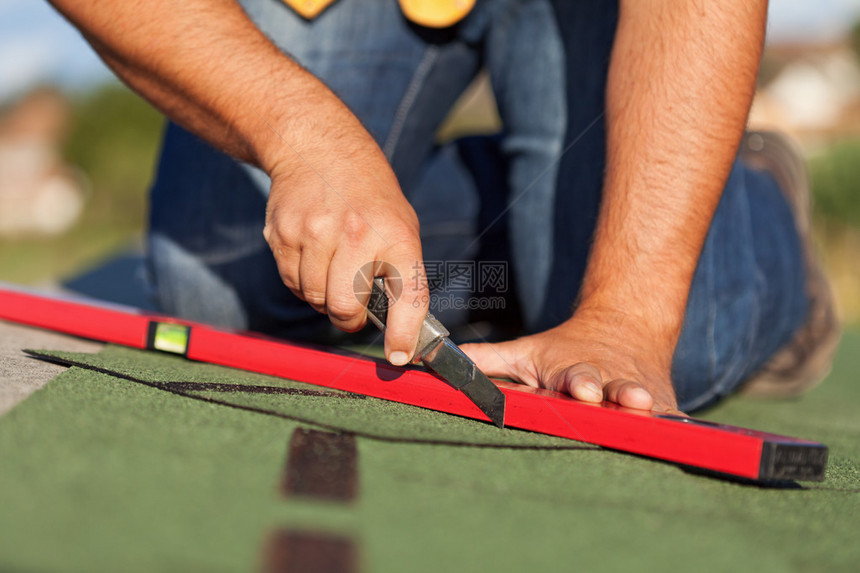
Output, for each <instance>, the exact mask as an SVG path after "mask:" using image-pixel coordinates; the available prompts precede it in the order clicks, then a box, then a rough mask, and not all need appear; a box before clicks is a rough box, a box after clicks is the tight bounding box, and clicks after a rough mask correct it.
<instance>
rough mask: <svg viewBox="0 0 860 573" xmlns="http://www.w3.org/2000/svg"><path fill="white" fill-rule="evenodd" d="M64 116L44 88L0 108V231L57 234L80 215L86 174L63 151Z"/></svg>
mask: <svg viewBox="0 0 860 573" xmlns="http://www.w3.org/2000/svg"><path fill="white" fill-rule="evenodd" d="M68 121H69V109H68V104H67V103H66V100H65V99H64V98H63V96H62V95H61V94H60V93H59V92H57V91H55V90H51V89H46V88H40V89H37V90H34V91H32V92H30V93H28V94H27V95H25V96H23V97H21V98H20V99H19V100H18V101H16V102H15V103H14V104H12V105H10V106H9V107H7V108H6V109H4V110H0V236H6V237H12V236H21V235H34V234H37V235H38V234H41V235H57V234H60V233H62V232H64V231H66V230H67V229H69V228H70V227H71V226H72V225H73V224H74V223H75V221H77V219H78V217H79V216H80V214H81V211H82V209H83V204H84V187H85V184H84V181H85V179H84V178H83V176H82V175H81V174H80V173H79V172H78V171H77V170H75V169H74V168H72V167H71V166H69V165H67V164H66V163H65V162H64V160H63V158H62V154H61V146H62V142H63V139H64V136H65V133H66V129H67V126H68Z"/></svg>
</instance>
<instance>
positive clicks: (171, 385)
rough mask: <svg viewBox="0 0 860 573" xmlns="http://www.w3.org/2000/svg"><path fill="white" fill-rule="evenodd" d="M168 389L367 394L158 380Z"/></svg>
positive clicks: (334, 395)
mask: <svg viewBox="0 0 860 573" xmlns="http://www.w3.org/2000/svg"><path fill="white" fill-rule="evenodd" d="M158 384H161V385H163V386H164V388H165V389H167V390H176V391H178V392H199V391H202V390H208V391H210V392H245V393H248V394H289V395H291V396H322V397H325V398H350V399H352V400H364V399H365V398H367V396H362V395H361V394H353V393H352V392H327V391H325V390H308V389H305V388H284V387H282V386H254V385H252V384H221V383H218V382H158Z"/></svg>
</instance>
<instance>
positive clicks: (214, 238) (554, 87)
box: [148, 0, 806, 409]
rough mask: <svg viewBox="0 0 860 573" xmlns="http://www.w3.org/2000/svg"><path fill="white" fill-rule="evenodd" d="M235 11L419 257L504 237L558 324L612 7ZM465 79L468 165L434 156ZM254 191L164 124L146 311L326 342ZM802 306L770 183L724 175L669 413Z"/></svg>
mask: <svg viewBox="0 0 860 573" xmlns="http://www.w3.org/2000/svg"><path fill="white" fill-rule="evenodd" d="M242 5H243V6H244V8H245V10H246V11H247V13H248V15H249V16H250V17H251V18H252V19H253V20H254V21H255V22H256V23H257V25H258V26H259V27H260V28H261V29H262V30H263V32H264V33H265V34H266V35H267V36H268V37H269V38H271V39H272V41H273V42H274V43H275V44H276V45H277V46H278V47H279V48H280V49H282V50H283V51H284V52H286V53H288V54H290V55H291V56H292V57H293V58H295V59H296V60H297V61H299V62H300V63H301V64H302V65H304V66H305V67H306V68H307V69H308V70H310V71H311V72H312V73H314V74H315V75H316V76H317V77H319V78H320V79H321V80H322V81H324V82H325V83H326V84H327V85H329V87H331V88H332V89H333V90H334V91H335V93H337V94H338V95H339V96H340V97H341V98H342V99H343V100H344V102H345V103H346V104H347V105H348V106H349V107H350V108H351V109H352V110H353V111H354V112H355V114H356V115H357V116H358V117H359V118H360V119H361V120H362V122H363V123H364V125H365V126H366V127H367V128H368V130H369V131H370V132H371V134H372V135H373V136H374V137H375V139H376V141H377V142H378V143H379V145H380V147H381V148H382V149H383V151H384V152H385V154H386V156H387V157H388V159H389V161H390V162H391V165H392V167H393V169H394V171H395V173H396V174H397V177H398V180H399V181H400V184H401V186H402V188H403V191H404V193H405V194H406V196H407V198H409V200H410V202H411V203H412V205H413V206H414V207H415V209H416V212H417V213H418V217H419V220H420V222H421V237H422V245H423V249H424V258H425V260H427V261H442V260H451V259H454V260H462V259H467V258H470V257H473V256H475V254H476V253H477V251H478V249H479V248H481V249H482V250H486V247H487V246H488V245H487V243H488V242H490V241H500V240H506V241H508V243H507V244H504V245H489V246H495V247H498V249H497V252H501V253H506V255H505V256H507V257H509V259H510V263H511V268H512V269H513V280H514V286H515V287H516V291H517V293H518V295H519V296H520V307H521V308H522V313H523V316H522V319H523V321H524V323H525V325H526V326H527V328H528V329H529V330H542V329H545V328H548V327H550V326H553V325H555V324H558V323H560V322H561V321H563V320H564V319H566V318H567V317H568V316H569V314H570V309H571V307H572V305H573V302H574V300H575V297H576V294H577V292H578V289H579V285H580V283H581V280H582V275H583V273H584V269H585V263H586V260H587V255H588V249H589V245H590V241H591V236H592V234H593V230H594V223H595V220H596V216H597V211H598V207H599V204H600V196H601V186H602V176H603V169H604V165H605V157H604V156H605V132H604V125H603V115H602V114H603V99H604V94H605V80H606V70H607V66H608V61H609V53H610V49H611V46H612V40H613V36H614V30H615V22H616V19H617V6H616V5H615V4H614V3H612V2H605V1H603V0H588V1H581V2H570V1H565V0H559V1H557V2H550V0H486V1H481V0H479V1H478V3H477V5H476V7H475V9H474V10H473V11H472V13H471V14H469V16H467V18H466V19H465V20H463V21H462V22H461V23H460V24H458V25H457V26H454V27H452V28H450V29H445V30H429V29H425V28H421V27H419V26H416V25H414V24H412V23H410V22H408V21H407V20H406V19H405V18H404V17H403V16H402V14H401V13H400V10H399V8H398V6H397V3H396V2H393V1H391V2H387V1H386V2H381V1H378V0H340V1H339V2H336V3H335V4H334V5H332V6H331V7H330V8H329V9H328V10H326V11H325V12H324V13H323V14H321V15H320V16H319V17H318V18H317V19H315V20H313V21H310V22H309V21H306V20H304V19H302V18H300V17H298V16H297V15H295V14H294V13H293V12H292V11H291V10H290V9H289V8H288V7H287V6H286V5H284V3H283V2H280V1H279V0H242ZM482 67H484V68H486V69H488V70H489V72H490V75H491V81H492V85H493V90H494V92H495V95H496V99H497V101H498V106H499V112H500V115H501V117H502V120H503V123H504V128H505V130H504V133H503V134H502V135H501V136H500V137H497V138H492V139H486V140H484V141H483V142H477V143H476V142H475V141H474V140H473V141H472V142H471V144H470V146H471V151H470V152H468V153H461V152H462V151H466V150H467V148H466V147H464V146H462V145H461V146H457V145H448V146H445V147H442V148H440V147H438V146H437V145H436V144H435V143H434V134H435V132H436V130H437V128H438V126H439V124H440V123H441V121H442V120H443V119H444V117H445V116H446V115H447V113H448V111H449V110H450V108H451V106H452V105H453V103H454V101H455V100H456V98H457V97H458V96H459V95H460V94H461V92H462V91H463V89H464V88H465V87H466V86H467V85H468V83H469V82H470V81H471V80H472V79H473V78H474V76H475V75H476V73H477V72H478V70H479V69H481V68H482ZM284 136H285V137H287V138H288V137H289V134H284ZM482 145H483V146H484V147H485V148H486V149H485V150H484V151H480V147H481V146H482ZM476 148H478V150H479V152H475V149H476ZM476 174H479V175H477V178H476ZM480 174H483V175H480ZM486 174H501V176H498V175H497V176H494V177H489V176H485V175H486ZM268 184H269V181H268V178H267V177H266V175H265V174H264V173H262V172H261V171H259V170H258V169H256V168H254V167H251V166H249V165H245V164H242V163H239V162H236V161H234V160H232V159H231V158H229V157H227V156H225V155H224V154H221V153H219V152H218V151H216V150H214V149H212V148H211V147H209V146H208V145H207V144H205V143H203V142H202V141H200V140H199V139H198V138H196V137H195V136H193V135H191V134H189V133H187V132H185V131H184V130H183V129H182V128H180V127H177V126H176V125H172V124H171V125H169V126H168V129H167V131H166V134H165V139H164V144H163V151H162V156H161V161H160V163H159V167H158V172H157V177H156V180H155V183H154V185H153V189H152V211H151V217H150V233H149V241H148V244H149V253H148V257H149V268H150V270H151V274H152V278H153V283H154V287H155V292H156V296H157V299H158V301H157V302H158V303H159V304H160V306H161V307H162V309H163V310H164V311H165V312H168V313H171V314H176V315H179V316H183V317H186V318H189V319H193V320H200V321H206V322H210V323H215V324H220V325H224V326H229V327H234V328H244V329H252V330H257V331H262V332H267V333H271V334H276V335H282V336H288V337H294V338H303V339H310V340H329V341H331V340H332V339H333V332H334V330H333V328H332V327H331V326H330V324H329V323H328V321H327V319H326V318H325V317H324V316H322V315H319V314H317V313H316V312H314V311H313V310H312V309H310V307H308V306H307V305H306V304H305V303H303V302H301V301H299V300H298V299H296V298H295V297H294V296H293V295H292V294H291V293H290V291H289V290H288V289H286V288H285V287H284V286H283V285H282V283H281V281H280V278H279V277H278V274H277V270H276V267H275V264H274V261H273V259H272V257H271V254H270V253H269V250H268V247H267V245H266V244H265V242H264V240H263V238H262V228H263V222H264V214H265V202H266V197H267V194H268ZM493 202H495V203H496V205H495V206H494V205H491V203H493ZM487 213H494V214H496V215H498V214H503V216H501V217H497V216H496V215H493V216H491V217H487V215H486V214H487ZM479 221H480V222H481V225H480V227H479V226H478V222H479ZM490 223H492V224H490ZM505 237H507V239H504V238H505ZM441 288H445V285H444V284H443V285H441ZM438 310H439V309H434V311H437V315H439V317H440V319H441V320H442V321H443V322H445V323H446V324H450V325H456V324H457V323H461V322H462V321H464V320H465V319H466V315H465V313H464V312H463V311H455V310H450V309H449V310H447V311H443V312H438ZM805 311H806V300H805V295H804V293H803V274H802V263H801V255H800V248H799V245H798V239H797V236H796V232H795V231H794V227H793V223H792V219H791V213H790V212H789V211H788V207H787V205H786V203H785V201H784V200H783V199H782V196H781V194H780V192H779V190H778V189H777V188H776V185H775V183H774V182H773V180H772V179H771V178H770V177H768V176H766V175H764V174H760V173H757V172H754V171H751V170H749V169H747V168H746V167H744V166H743V165H741V164H737V165H736V166H735V169H734V171H733V173H732V176H731V178H730V180H729V182H728V185H727V187H726V191H725V194H724V196H723V198H722V201H721V203H720V206H719V208H718V211H717V214H716V216H715V219H714V222H713V225H712V227H711V230H710V233H709V235H708V239H707V243H706V246H705V248H704V250H703V253H702V257H701V260H700V262H699V266H698V268H697V271H696V275H695V278H694V283H693V286H692V289H691V294H690V299H689V303H688V309H687V315H686V319H685V324H684V329H683V332H682V335H681V339H680V341H679V344H678V347H677V350H676V354H675V361H674V364H673V379H674V381H675V384H676V389H677V391H678V395H679V400H680V401H681V405H682V408H687V409H691V408H696V407H702V406H706V405H709V404H711V403H713V402H714V401H716V400H717V399H719V397H720V396H722V395H725V394H726V393H729V392H730V391H731V390H733V389H734V388H735V387H736V386H737V385H738V384H739V383H740V382H741V381H742V380H743V379H744V378H745V377H747V376H748V375H749V374H751V373H752V372H754V371H755V370H756V369H757V368H759V367H760V366H761V364H762V363H763V362H764V360H766V359H767V358H768V356H770V355H771V354H772V353H773V351H774V350H775V349H776V348H778V347H779V346H780V345H781V344H782V343H783V342H785V341H786V340H787V339H788V338H789V337H790V335H791V333H792V332H793V331H794V330H795V328H796V327H797V325H798V324H799V323H800V322H801V321H802V320H803V317H804V315H805Z"/></svg>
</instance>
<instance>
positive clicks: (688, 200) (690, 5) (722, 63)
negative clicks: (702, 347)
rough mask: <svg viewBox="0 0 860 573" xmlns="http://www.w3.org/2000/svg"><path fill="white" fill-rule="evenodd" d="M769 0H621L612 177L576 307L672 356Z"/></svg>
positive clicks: (613, 73)
mask: <svg viewBox="0 0 860 573" xmlns="http://www.w3.org/2000/svg"><path fill="white" fill-rule="evenodd" d="M766 8H767V6H766V2H765V1H755V2H749V1H747V0H733V1H726V2H710V1H706V0H701V1H689V0H655V1H652V2H647V1H643V0H630V1H627V2H622V8H621V13H620V19H619V25H618V31H617V36H616V41H615V46H614V48H613V53H612V60H611V64H610V72H609V79H608V87H607V126H608V128H607V132H608V134H607V147H608V150H607V153H608V155H607V174H606V178H605V182H604V199H603V204H602V206H601V212H600V216H599V220H598V227H597V231H596V235H595V242H594V245H593V248H592V254H591V258H590V260H589V266H588V270H587V273H586V277H585V280H584V283H583V289H582V292H581V297H580V299H581V303H580V306H579V308H580V309H581V310H583V311H585V312H587V311H588V310H589V309H600V310H602V311H610V313H613V312H617V316H618V317H619V321H620V322H624V323H631V322H632V323H635V329H638V330H640V331H641V332H643V334H645V335H647V336H650V337H653V341H654V342H656V343H658V344H661V345H662V347H663V348H664V349H665V350H666V352H665V353H664V354H667V353H668V357H669V358H670V357H671V356H670V355H671V351H672V350H673V349H674V345H675V344H676V342H677V337H678V334H679V332H680V328H681V324H682V322H683V315H684V309H685V306H686V301H687V295H688V292H689V287H690V283H691V281H692V276H693V272H694V270H695V267H696V263H697V260H698V257H699V254H700V252H701V249H702V245H703V243H704V239H705V236H706V234H707V230H708V227H709V225H710V221H711V219H712V217H713V213H714V210H715V209H716V206H717V203H718V201H719V197H720V194H721V191H722V189H723V186H724V185H725V182H726V179H727V178H728V174H729V172H730V170H731V165H732V161H733V159H734V156H735V152H736V149H737V146H738V143H739V141H740V138H741V137H742V134H743V130H744V126H745V123H746V117H747V114H748V112H749V106H750V104H751V101H752V96H753V92H754V87H755V78H756V74H757V71H758V63H759V59H760V56H761V47H762V44H763V39H764V22H765V17H766Z"/></svg>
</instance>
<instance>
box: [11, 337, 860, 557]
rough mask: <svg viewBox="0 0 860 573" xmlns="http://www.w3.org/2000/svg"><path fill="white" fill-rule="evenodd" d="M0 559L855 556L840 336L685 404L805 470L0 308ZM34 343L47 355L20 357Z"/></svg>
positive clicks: (857, 400) (852, 393)
mask: <svg viewBox="0 0 860 573" xmlns="http://www.w3.org/2000/svg"><path fill="white" fill-rule="evenodd" d="M0 341H3V346H2V349H0V350H2V353H3V356H2V357H0V375H2V378H0V389H2V396H5V398H4V400H5V402H4V403H5V404H6V407H7V408H9V407H10V406H11V404H12V402H13V398H10V397H12V396H14V400H18V399H19V398H21V397H22V396H23V395H24V394H26V393H27V391H28V390H30V389H32V388H33V387H35V386H39V385H40V382H37V380H41V381H44V380H45V379H46V378H47V377H49V376H55V375H57V374H59V375H57V376H56V378H54V379H53V380H51V381H50V382H48V383H47V384H44V386H43V387H42V388H41V389H40V390H38V391H35V392H34V393H32V395H30V396H29V397H28V398H26V399H25V400H23V401H20V402H19V403H18V404H17V405H16V406H14V407H13V408H11V410H9V411H7V412H6V413H5V414H4V415H3V416H2V417H0V508H2V511H0V570H3V571H6V570H11V571H116V570H123V571H174V570H176V571H196V570H200V571H253V570H256V571H259V570H264V571H305V572H310V573H312V572H313V571H350V572H352V571H365V572H377V571H380V572H385V571H398V572H400V571H418V572H420V571H448V570H452V571H494V572H502V571H524V570H540V571H562V570H564V571H568V570H571V569H581V570H587V571H617V570H636V571H649V570H655V571H656V570H659V571H663V570H665V569H667V568H669V567H676V566H685V567H693V568H694V569H696V570H703V571H737V570H756V571H808V570H828V571H840V570H844V571H849V570H850V571H854V570H856V567H857V563H858V562H860V547H858V546H857V544H856V541H855V540H856V534H857V532H858V531H860V416H857V411H858V405H860V384H858V383H857V375H856V372H858V367H860V353H858V352H856V351H852V349H857V348H860V333H857V332H853V333H849V334H847V335H846V337H845V339H844V342H843V347H842V351H841V352H840V355H839V358H838V361H837V364H836V366H835V369H834V372H833V374H832V375H831V376H830V378H829V379H828V380H827V381H826V382H825V383H824V384H823V385H822V386H821V387H819V388H817V389H815V390H814V391H812V392H811V393H810V394H809V395H807V396H804V397H802V398H800V399H796V400H791V401H753V400H750V399H743V398H735V399H732V400H730V401H728V402H727V403H725V404H724V405H722V406H720V407H718V408H716V409H715V410H713V411H711V412H708V413H707V414H706V415H705V417H706V418H709V419H712V420H717V421H720V422H724V423H729V424H736V425H741V426H745V427H751V428H756V429H761V430H767V431H773V432H778V433H783V434H788V435H793V436H797V437H802V438H808V439H812V440H816V441H820V442H823V443H825V444H827V445H828V446H830V452H831V454H830V464H829V469H828V474H827V478H826V479H825V481H823V482H821V483H806V482H799V483H797V482H781V483H778V484H774V485H771V486H760V485H754V484H751V483H747V482H742V481H731V480H725V479H718V478H715V477H712V476H707V475H700V474H697V473H694V472H690V471H688V470H685V469H684V468H679V467H677V466H675V465H672V464H668V463H664V462H658V461H654V460H650V459H647V458H641V457H637V456H632V455H627V454H623V453H620V452H615V451H610V450H606V449H602V448H596V447H594V446H590V445H587V444H581V443H578V442H574V441H569V440H564V439H560V438H553V437H549V436H543V435H538V434H532V433H528V432H522V431H518V430H510V429H506V430H499V429H497V428H495V427H494V426H492V425H490V424H488V423H482V422H478V421H474V420H467V419H464V418H459V417H456V416H449V415H446V414H441V413H436V412H430V411H427V410H422V409H419V408H414V407H411V406H406V405H402V404H395V403H390V402H385V401H382V400H377V399H373V398H363V397H360V396H357V395H352V394H349V393H344V392H338V391H333V390H328V389H323V388H318V387H314V386H312V385H308V384H301V383H297V382H291V381H286V380H281V379H277V378H272V377H267V376H262V375H257V374H251V373H247V372H240V371H236V370H231V369H228V368H222V367H218V366H213V365H207V364H199V363H194V362H190V361H187V360H185V359H183V358H181V357H177V356H171V355H165V354H160V353H154V352H145V351H139V350H132V349H127V348H120V347H115V346H110V345H108V346H106V347H102V345H99V344H96V343H92V342H86V341H77V340H74V339H72V340H69V339H67V338H66V337H60V336H59V335H54V334H51V333H44V332H41V331H35V330H33V329H27V328H24V327H18V326H12V325H8V324H2V323H0ZM24 348H34V349H36V350H37V351H38V352H37V354H39V355H41V356H42V357H43V358H46V359H49V360H52V361H55V362H61V363H63V364H65V366H57V365H55V364H50V363H48V362H46V361H44V360H39V359H36V358H32V357H29V356H28V355H26V354H24V353H23V352H22V350H23V349H24Z"/></svg>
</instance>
